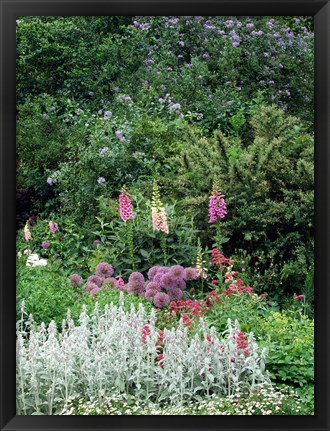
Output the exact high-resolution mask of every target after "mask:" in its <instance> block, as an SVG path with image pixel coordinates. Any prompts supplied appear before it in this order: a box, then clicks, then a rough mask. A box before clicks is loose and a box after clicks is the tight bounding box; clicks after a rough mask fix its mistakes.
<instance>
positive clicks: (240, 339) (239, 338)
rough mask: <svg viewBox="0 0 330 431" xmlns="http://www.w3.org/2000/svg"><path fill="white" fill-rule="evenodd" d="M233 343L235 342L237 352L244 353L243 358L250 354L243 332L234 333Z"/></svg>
mask: <svg viewBox="0 0 330 431" xmlns="http://www.w3.org/2000/svg"><path fill="white" fill-rule="evenodd" d="M235 341H236V345H237V348H238V349H239V350H242V351H243V353H244V356H245V357H247V356H248V355H249V354H250V349H249V342H248V340H247V339H246V334H245V333H244V332H243V331H238V332H236V334H235Z"/></svg>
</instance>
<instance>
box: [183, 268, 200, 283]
mask: <svg viewBox="0 0 330 431" xmlns="http://www.w3.org/2000/svg"><path fill="white" fill-rule="evenodd" d="M183 278H184V279H185V280H197V278H198V276H197V271H196V268H190V267H189V268H185V270H184V277H183Z"/></svg>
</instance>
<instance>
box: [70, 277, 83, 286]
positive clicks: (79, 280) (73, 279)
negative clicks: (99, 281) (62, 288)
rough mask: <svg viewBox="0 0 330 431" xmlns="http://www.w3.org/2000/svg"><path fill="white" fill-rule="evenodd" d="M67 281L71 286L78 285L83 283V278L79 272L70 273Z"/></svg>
mask: <svg viewBox="0 0 330 431" xmlns="http://www.w3.org/2000/svg"><path fill="white" fill-rule="evenodd" d="M69 283H70V284H71V285H72V286H73V287H78V286H80V285H81V284H82V283H83V279H82V277H81V276H80V275H79V274H72V275H70V277H69Z"/></svg>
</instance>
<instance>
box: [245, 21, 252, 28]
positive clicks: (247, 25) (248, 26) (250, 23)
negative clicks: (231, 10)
mask: <svg viewBox="0 0 330 431" xmlns="http://www.w3.org/2000/svg"><path fill="white" fill-rule="evenodd" d="M253 27H254V25H253V24H252V22H249V23H247V24H246V28H253Z"/></svg>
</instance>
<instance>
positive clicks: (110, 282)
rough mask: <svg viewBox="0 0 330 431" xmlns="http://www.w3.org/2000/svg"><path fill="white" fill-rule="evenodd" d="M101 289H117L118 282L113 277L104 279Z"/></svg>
mask: <svg viewBox="0 0 330 431" xmlns="http://www.w3.org/2000/svg"><path fill="white" fill-rule="evenodd" d="M102 287H112V288H114V289H118V281H117V280H116V279H115V278H114V277H109V278H105V279H104V280H103V284H102Z"/></svg>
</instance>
